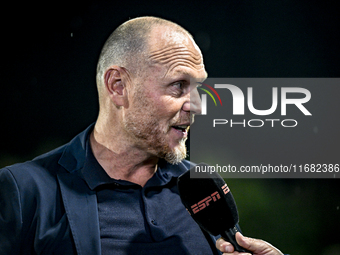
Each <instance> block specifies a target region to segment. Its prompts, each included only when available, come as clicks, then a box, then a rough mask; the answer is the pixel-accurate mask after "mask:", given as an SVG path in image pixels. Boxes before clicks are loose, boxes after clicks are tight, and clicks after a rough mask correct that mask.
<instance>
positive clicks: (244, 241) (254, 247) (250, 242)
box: [235, 232, 282, 255]
mask: <svg viewBox="0 0 340 255" xmlns="http://www.w3.org/2000/svg"><path fill="white" fill-rule="evenodd" d="M235 238H236V242H237V243H238V244H239V245H240V246H242V247H244V248H246V249H247V250H248V251H251V252H253V253H254V255H255V254H259V255H260V254H268V255H271V254H273V255H274V254H282V253H281V252H280V251H279V250H277V249H276V248H275V247H274V246H272V245H271V244H269V243H267V242H265V241H262V240H259V239H254V238H250V237H245V236H243V235H242V234H241V233H240V232H237V233H236V235H235Z"/></svg>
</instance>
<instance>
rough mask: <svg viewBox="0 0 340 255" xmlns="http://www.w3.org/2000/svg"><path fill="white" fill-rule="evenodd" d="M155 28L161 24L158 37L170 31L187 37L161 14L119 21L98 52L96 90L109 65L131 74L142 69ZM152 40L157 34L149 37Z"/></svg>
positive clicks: (99, 87) (165, 35) (101, 84)
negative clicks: (160, 31) (120, 22)
mask: <svg viewBox="0 0 340 255" xmlns="http://www.w3.org/2000/svg"><path fill="white" fill-rule="evenodd" d="M156 28H158V29H157V30H159V29H160V28H161V30H162V31H163V32H164V33H163V35H162V36H160V37H159V39H160V40H162V39H164V38H169V37H171V36H173V34H174V33H175V34H181V35H182V36H183V35H185V37H191V35H190V34H189V33H188V32H187V31H186V30H185V29H184V28H182V27H181V26H179V25H177V24H175V23H173V22H171V21H168V20H164V19H161V18H156V17H141V18H135V19H132V20H129V21H127V22H125V23H123V24H122V25H120V26H119V27H118V28H117V29H116V30H115V31H114V32H113V33H112V34H111V35H110V37H109V38H108V39H107V41H106V42H105V44H104V47H103V49H102V52H101V54H100V57H99V61H98V65H97V86H98V90H99V94H101V92H100V90H101V88H102V87H103V84H104V74H105V72H106V70H107V69H108V68H109V67H110V66H112V65H117V66H120V67H124V68H126V69H127V70H129V73H131V74H133V75H134V74H135V75H138V74H139V72H140V71H141V70H143V68H144V67H145V65H146V63H147V61H148V53H149V48H150V37H151V34H152V31H153V30H154V29H156ZM153 34H154V33H153ZM156 36H157V35H156ZM153 37H154V36H153ZM155 40H158V37H157V38H154V39H153V41H155Z"/></svg>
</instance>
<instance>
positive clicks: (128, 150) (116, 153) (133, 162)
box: [90, 127, 159, 187]
mask: <svg viewBox="0 0 340 255" xmlns="http://www.w3.org/2000/svg"><path fill="white" fill-rule="evenodd" d="M90 144H91V148H92V151H93V155H94V156H95V158H96V159H97V161H98V163H99V164H100V165H101V166H102V167H103V169H104V170H105V172H106V173H107V174H108V175H109V176H110V177H111V178H114V179H117V180H126V181H130V182H133V183H136V184H139V185H141V186H142V187H143V186H144V185H145V184H146V182H147V181H148V180H149V179H150V178H151V177H152V176H153V175H154V173H155V172H156V170H157V163H158V160H159V159H158V157H156V156H151V155H149V154H148V153H146V152H144V151H142V150H140V149H138V148H135V147H133V146H129V145H128V144H126V143H124V140H122V139H119V138H117V139H112V137H108V136H107V134H106V135H104V134H102V133H100V132H98V130H96V127H95V128H94V130H93V132H92V133H91V135H90Z"/></svg>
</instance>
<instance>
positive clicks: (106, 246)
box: [81, 139, 219, 255]
mask: <svg viewBox="0 0 340 255" xmlns="http://www.w3.org/2000/svg"><path fill="white" fill-rule="evenodd" d="M86 155H87V159H86V163H85V166H86V167H84V168H83V171H82V173H81V174H82V177H83V178H84V180H85V181H86V182H87V184H88V186H89V187H90V189H91V190H95V191H96V194H97V203H98V216H99V226H100V239H101V250H102V254H103V255H107V254H110V255H123V254H124V255H126V254H128V255H129V254H134V255H135V254H145V255H156V254H157V255H160V254H162V255H165V254H169V255H170V254H173V255H181V254H196V255H197V254H202V255H210V254H219V253H218V252H217V250H216V248H215V241H214V240H213V239H212V238H211V236H209V235H207V234H206V233H203V232H202V230H201V229H200V228H199V226H198V225H197V224H196V222H194V220H193V219H192V218H191V216H190V215H189V214H188V212H187V211H186V210H185V207H184V206H183V204H182V203H181V200H180V197H179V195H178V189H177V185H176V182H177V177H178V176H179V175H180V174H181V173H183V170H182V169H180V168H179V167H178V166H173V165H171V164H168V163H166V162H165V161H161V162H160V164H159V166H158V169H157V171H156V173H155V174H154V176H153V177H152V178H151V179H150V180H149V181H148V182H147V183H146V185H145V186H144V187H141V186H140V185H138V184H135V183H131V182H128V181H124V180H115V179H112V178H110V177H109V176H108V175H107V173H106V172H105V171H104V169H103V168H102V167H101V166H100V164H99V163H98V161H97V160H96V159H95V157H94V155H93V153H92V150H91V146H90V143H89V139H87V143H86Z"/></svg>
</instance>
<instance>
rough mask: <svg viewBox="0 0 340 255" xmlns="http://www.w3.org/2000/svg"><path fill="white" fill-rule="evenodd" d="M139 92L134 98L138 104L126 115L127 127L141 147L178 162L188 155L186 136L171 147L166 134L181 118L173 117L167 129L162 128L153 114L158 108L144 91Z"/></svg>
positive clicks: (169, 160) (168, 160) (173, 162)
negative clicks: (151, 102)
mask: <svg viewBox="0 0 340 255" xmlns="http://www.w3.org/2000/svg"><path fill="white" fill-rule="evenodd" d="M137 94H138V95H139V96H136V98H135V100H134V101H135V105H136V106H135V107H134V111H133V112H132V111H129V112H128V113H126V115H125V121H124V127H125V129H126V130H127V131H128V132H129V134H130V135H131V136H132V137H133V138H134V140H135V142H136V143H135V144H136V145H137V146H139V147H140V148H142V149H145V150H147V151H148V152H150V153H152V154H154V155H156V156H157V157H159V158H163V159H165V160H166V161H167V162H169V163H170V164H178V163H179V162H181V161H182V160H183V159H185V158H186V155H187V149H186V146H185V141H186V138H183V139H181V140H179V142H178V144H177V145H176V146H175V147H174V148H171V147H170V146H169V141H167V139H166V137H167V136H166V135H167V134H168V132H169V131H170V129H171V126H172V125H174V124H178V123H179V121H180V120H179V119H178V118H175V119H173V120H172V121H171V123H169V126H168V127H163V129H165V130H162V127H161V126H160V124H159V121H158V120H157V119H156V118H155V116H154V115H153V113H155V112H157V109H154V107H153V106H152V105H151V104H150V102H149V101H148V99H147V98H146V97H145V96H143V95H142V94H143V93H142V92H141V93H137Z"/></svg>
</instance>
